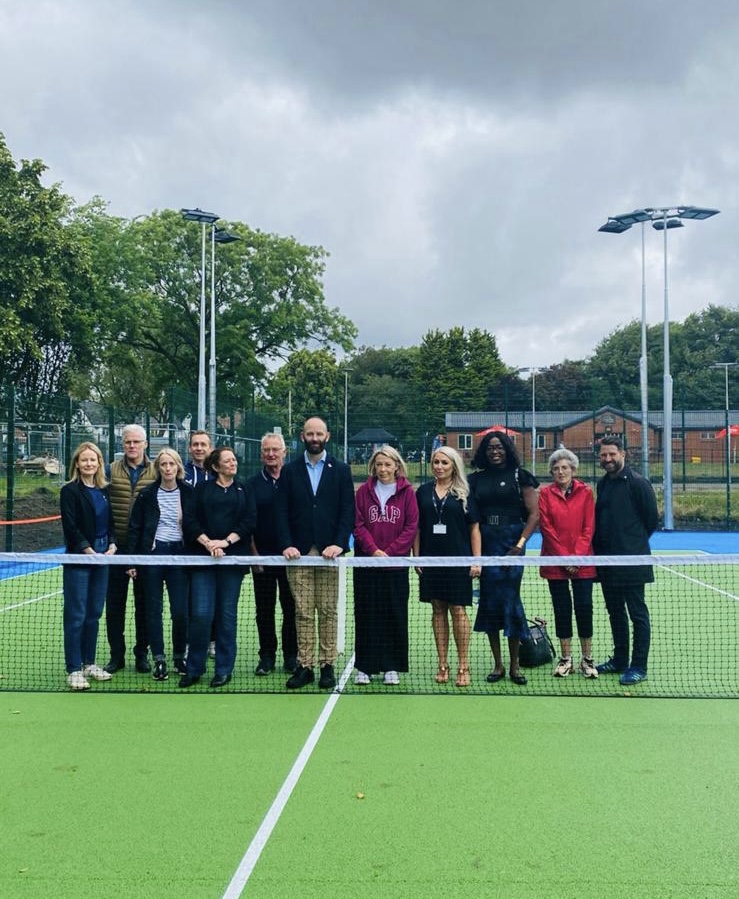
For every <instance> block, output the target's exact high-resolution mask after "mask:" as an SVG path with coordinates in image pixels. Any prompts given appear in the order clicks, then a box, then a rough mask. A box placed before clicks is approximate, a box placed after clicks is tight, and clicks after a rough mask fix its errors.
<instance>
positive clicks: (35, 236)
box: [0, 134, 99, 394]
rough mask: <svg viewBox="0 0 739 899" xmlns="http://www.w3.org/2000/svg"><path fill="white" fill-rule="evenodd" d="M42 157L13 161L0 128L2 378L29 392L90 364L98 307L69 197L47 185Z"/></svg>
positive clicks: (63, 381) (52, 386)
mask: <svg viewBox="0 0 739 899" xmlns="http://www.w3.org/2000/svg"><path fill="white" fill-rule="evenodd" d="M45 171H46V166H45V165H44V164H43V162H41V160H39V159H35V160H33V161H28V160H21V162H20V164H19V165H16V163H15V161H14V160H13V157H12V156H11V153H10V151H9V150H8V147H7V145H6V142H5V139H4V137H3V136H2V135H1V134H0V381H1V382H2V383H5V384H13V385H14V386H15V387H17V388H20V389H23V390H25V391H27V392H29V393H35V394H41V393H55V392H59V391H64V390H66V389H67V388H68V386H69V382H70V377H71V373H72V371H73V370H75V369H77V370H79V369H84V368H85V367H89V365H90V364H91V362H92V360H93V358H94V350H95V347H96V328H97V323H98V320H99V309H98V307H97V304H96V295H95V291H94V279H93V272H92V267H91V262H90V256H89V252H88V247H87V244H86V242H85V241H84V240H82V239H81V237H80V235H79V233H78V232H76V231H75V230H74V229H72V228H70V227H69V216H70V212H71V209H72V202H71V200H70V198H69V197H67V196H65V195H64V194H63V193H62V192H61V190H60V189H59V187H58V186H57V185H54V186H52V187H44V186H43V185H42V183H41V177H42V175H43V173H44V172H45Z"/></svg>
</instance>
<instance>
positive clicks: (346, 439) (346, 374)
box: [344, 368, 354, 463]
mask: <svg viewBox="0 0 739 899" xmlns="http://www.w3.org/2000/svg"><path fill="white" fill-rule="evenodd" d="M353 370H354V369H352V368H345V369H344V461H345V462H347V463H348V462H349V431H348V427H349V374H350V372H352V371H353Z"/></svg>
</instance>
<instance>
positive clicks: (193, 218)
mask: <svg viewBox="0 0 739 899" xmlns="http://www.w3.org/2000/svg"><path fill="white" fill-rule="evenodd" d="M180 213H181V215H182V218H183V219H185V221H186V222H200V224H201V225H212V224H213V222H217V221H218V219H219V218H220V216H218V215H216V214H215V212H205V211H203V210H202V209H200V208H199V207H197V206H196V207H195V209H180Z"/></svg>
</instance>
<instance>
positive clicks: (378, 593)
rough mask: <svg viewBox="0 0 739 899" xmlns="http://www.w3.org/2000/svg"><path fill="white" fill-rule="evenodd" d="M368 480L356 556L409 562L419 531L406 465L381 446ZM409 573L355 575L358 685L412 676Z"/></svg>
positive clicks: (358, 516)
mask: <svg viewBox="0 0 739 899" xmlns="http://www.w3.org/2000/svg"><path fill="white" fill-rule="evenodd" d="M368 469H369V478H368V479H367V481H366V483H364V484H362V486H361V487H360V488H359V490H357V495H356V498H355V519H354V554H355V555H356V556H375V557H382V556H409V555H411V549H412V547H413V540H414V537H415V536H416V528H417V527H418V506H417V504H416V495H415V492H414V490H413V487H412V485H411V484H410V482H409V481H408V474H407V470H406V467H405V462H404V461H403V459H402V458H401V456H400V454H399V453H398V451H397V450H395V449H393V447H391V446H383V447H381V448H380V449H378V450H377V451H376V452H374V453H373V454H372V458H371V459H370V461H369V466H368ZM408 591H409V587H408V569H407V568H384V567H383V568H379V567H378V568H355V569H354V653H355V665H356V668H357V673H356V675H355V677H354V683H355V684H358V685H360V686H361V685H366V684H369V683H370V681H371V680H372V675H373V674H379V673H380V672H384V674H385V677H384V683H385V684H388V685H397V684H399V683H400V677H399V672H402V671H408Z"/></svg>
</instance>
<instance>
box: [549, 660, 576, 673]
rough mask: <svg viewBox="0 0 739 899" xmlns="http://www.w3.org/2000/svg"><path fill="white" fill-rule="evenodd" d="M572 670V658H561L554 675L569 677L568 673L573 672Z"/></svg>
mask: <svg viewBox="0 0 739 899" xmlns="http://www.w3.org/2000/svg"><path fill="white" fill-rule="evenodd" d="M572 671H573V668H572V659H560V660H559V661H558V662H557V667H556V668H555V669H554V671H553V672H552V675H553V676H554V677H567V675H568V674H572Z"/></svg>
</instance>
